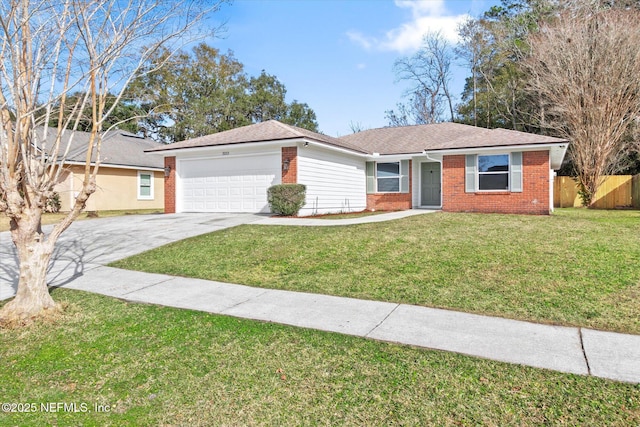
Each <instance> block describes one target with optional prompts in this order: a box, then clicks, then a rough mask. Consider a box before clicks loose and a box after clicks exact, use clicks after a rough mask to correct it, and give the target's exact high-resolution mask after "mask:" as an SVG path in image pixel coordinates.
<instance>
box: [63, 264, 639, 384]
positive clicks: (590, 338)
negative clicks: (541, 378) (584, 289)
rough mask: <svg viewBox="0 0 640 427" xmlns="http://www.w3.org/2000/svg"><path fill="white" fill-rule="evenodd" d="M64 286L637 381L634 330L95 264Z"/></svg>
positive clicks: (139, 300)
mask: <svg viewBox="0 0 640 427" xmlns="http://www.w3.org/2000/svg"><path fill="white" fill-rule="evenodd" d="M64 287H65V288H70V289H78V290H83V291H88V292H94V293H99V294H103V295H108V296H112V297H116V298H121V299H124V300H127V301H133V302H144V303H152V304H160V305H164V306H169V307H177V308H186V309H192V310H200V311H205V312H209V313H216V314H223V315H229V316H236V317H242V318H247V319H256V320H262V321H267V322H275V323H282V324H287V325H293V326H298V327H303V328H311V329H319V330H323V331H330V332H338V333H342V334H346V335H355V336H359V337H363V338H371V339H376V340H381V341H389V342H395V343H401V344H409V345H414V346H418V347H425V348H431V349H438V350H445V351H453V352H456V353H463V354H468V355H471V356H477V357H482V358H486V359H492V360H498V361H502V362H509V363H517V364H522V365H527V366H533V367H536V368H545V369H552V370H556V371H561V372H567V373H573V374H580V375H593V376H596V377H602V378H608V379H613V380H618V381H627V382H635V383H640V336H636V335H625V334H617V333H612V332H602V331H595V330H591V329H584V328H571V327H562V326H550V325H541V324H536V323H530V322H522V321H516V320H509V319H502V318H495V317H489V316H480V315H475V314H468V313H462V312H455V311H449V310H440V309H433V308H427V307H418V306H411V305H406V304H394V303H388V302H378V301H368V300H357V299H352V298H342V297H334V296H327V295H317V294H308V293H301V292H291V291H281V290H271V289H262V288H253V287H249V286H243V285H234V284H229V283H220V282H213V281H206V280H200V279H188V278H182V277H173V276H166V275H161V274H149V273H141V272H136V271H127V270H120V269H115V268H110V267H104V266H99V267H96V268H93V269H91V270H88V271H85V272H84V273H83V274H82V275H80V276H78V277H76V278H74V279H73V280H72V281H70V282H69V283H68V284H67V285H65V286H64Z"/></svg>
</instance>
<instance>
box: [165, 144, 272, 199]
mask: <svg viewBox="0 0 640 427" xmlns="http://www.w3.org/2000/svg"><path fill="white" fill-rule="evenodd" d="M178 174H179V176H180V187H181V191H180V194H179V195H178V197H180V198H181V200H179V210H180V211H182V212H269V204H268V203H267V189H268V188H269V187H271V186H272V185H275V184H280V181H281V179H280V154H279V153H277V154H267V155H255V156H243V157H227V158H216V159H195V160H180V161H179V163H178Z"/></svg>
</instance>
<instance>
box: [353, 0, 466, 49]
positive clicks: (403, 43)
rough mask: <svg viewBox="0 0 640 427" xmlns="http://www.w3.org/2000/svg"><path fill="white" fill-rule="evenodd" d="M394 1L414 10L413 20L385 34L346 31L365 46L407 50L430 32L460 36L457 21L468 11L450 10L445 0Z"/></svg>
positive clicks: (355, 40)
mask: <svg viewBox="0 0 640 427" xmlns="http://www.w3.org/2000/svg"><path fill="white" fill-rule="evenodd" d="M395 5H396V6H398V7H400V8H403V9H410V10H411V21H409V22H406V23H403V24H401V25H400V26H399V27H397V28H394V29H391V30H389V31H387V32H386V33H385V34H384V36H383V37H374V36H367V35H365V34H362V33H361V32H359V31H350V32H348V33H347V36H348V37H349V39H350V40H351V41H352V42H354V43H356V44H358V45H360V46H362V47H363V48H364V49H366V50H372V49H375V50H386V51H395V52H399V53H408V52H412V51H415V50H417V49H418V48H419V47H420V44H421V43H422V38H423V37H424V35H425V34H427V33H430V32H431V33H437V32H439V33H441V34H442V35H443V36H444V38H445V39H447V40H448V41H450V42H452V43H455V42H457V40H458V34H457V31H456V29H457V27H458V24H459V23H461V22H463V21H465V20H467V19H468V18H469V15H467V14H461V15H452V14H448V13H447V10H446V8H445V5H444V1H443V0H426V1H424V0H396V1H395Z"/></svg>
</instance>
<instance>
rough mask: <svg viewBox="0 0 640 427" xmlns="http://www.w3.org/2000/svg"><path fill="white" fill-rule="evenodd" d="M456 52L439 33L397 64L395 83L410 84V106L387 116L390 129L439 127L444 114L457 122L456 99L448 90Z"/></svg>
mask: <svg viewBox="0 0 640 427" xmlns="http://www.w3.org/2000/svg"><path fill="white" fill-rule="evenodd" d="M452 61H453V50H452V47H451V46H450V44H449V43H448V42H447V40H446V39H445V38H444V36H442V34H440V33H428V34H426V35H425V36H424V38H423V41H422V46H421V47H420V49H419V50H418V51H417V52H416V53H415V54H414V55H412V56H410V57H404V58H400V59H398V60H397V61H396V62H395V64H394V70H395V72H396V79H397V80H398V81H407V82H409V83H410V88H409V90H408V91H407V93H406V95H405V96H407V97H408V98H409V101H408V103H406V104H398V106H397V108H398V112H395V111H393V110H390V111H387V112H386V117H387V120H389V124H390V125H391V126H402V125H405V124H410V123H412V122H413V123H415V124H424V123H436V122H439V121H442V120H443V118H444V117H443V113H444V111H445V110H448V112H449V118H450V120H451V121H453V119H454V109H453V99H452V94H451V91H450V88H449V84H450V81H451V63H452Z"/></svg>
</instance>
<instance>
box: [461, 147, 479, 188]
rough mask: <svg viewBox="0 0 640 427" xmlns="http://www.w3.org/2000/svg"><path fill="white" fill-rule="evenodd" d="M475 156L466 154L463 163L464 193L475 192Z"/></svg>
mask: <svg viewBox="0 0 640 427" xmlns="http://www.w3.org/2000/svg"><path fill="white" fill-rule="evenodd" d="M476 169H477V167H476V155H475V154H467V156H466V161H465V168H464V171H465V188H464V191H465V192H467V193H475V192H476V188H477V185H476Z"/></svg>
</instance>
